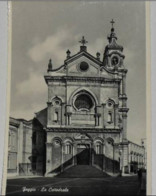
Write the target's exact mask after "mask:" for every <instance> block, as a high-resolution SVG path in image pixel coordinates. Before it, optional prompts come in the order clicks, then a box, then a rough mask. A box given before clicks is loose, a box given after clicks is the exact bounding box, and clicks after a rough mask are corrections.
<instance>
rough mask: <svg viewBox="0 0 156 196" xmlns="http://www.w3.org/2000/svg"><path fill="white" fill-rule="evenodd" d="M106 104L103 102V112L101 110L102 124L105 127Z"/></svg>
mask: <svg viewBox="0 0 156 196" xmlns="http://www.w3.org/2000/svg"><path fill="white" fill-rule="evenodd" d="M105 105H106V104H105V103H103V104H102V112H101V125H102V127H105V120H104V118H105V115H104V112H105V111H104V110H105Z"/></svg>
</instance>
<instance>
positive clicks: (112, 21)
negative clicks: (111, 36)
mask: <svg viewBox="0 0 156 196" xmlns="http://www.w3.org/2000/svg"><path fill="white" fill-rule="evenodd" d="M110 23H111V24H112V28H113V27H114V24H115V22H114V20H113V19H112V20H111V21H110Z"/></svg>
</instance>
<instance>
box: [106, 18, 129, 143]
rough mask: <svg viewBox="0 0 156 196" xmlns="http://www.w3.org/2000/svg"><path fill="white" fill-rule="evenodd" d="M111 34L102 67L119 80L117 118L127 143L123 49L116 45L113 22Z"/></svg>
mask: <svg viewBox="0 0 156 196" xmlns="http://www.w3.org/2000/svg"><path fill="white" fill-rule="evenodd" d="M110 23H111V25H112V27H111V32H110V34H109V35H108V37H107V38H108V42H109V44H108V45H107V46H106V47H105V51H104V56H103V66H104V67H105V68H106V69H107V70H108V71H110V72H113V73H114V74H115V75H117V77H118V78H120V89H119V97H118V99H119V116H120V121H121V125H120V126H121V129H122V141H127V112H128V110H129V109H128V108H127V95H126V74H127V69H125V67H124V58H125V56H124V54H123V47H122V46H121V45H119V44H118V43H117V36H116V33H115V29H114V23H115V22H114V20H112V21H111V22H110Z"/></svg>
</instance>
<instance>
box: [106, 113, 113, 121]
mask: <svg viewBox="0 0 156 196" xmlns="http://www.w3.org/2000/svg"><path fill="white" fill-rule="evenodd" d="M107 122H108V123H112V122H113V117H112V112H108V117H107Z"/></svg>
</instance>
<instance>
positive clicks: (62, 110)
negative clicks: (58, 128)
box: [61, 102, 65, 125]
mask: <svg viewBox="0 0 156 196" xmlns="http://www.w3.org/2000/svg"><path fill="white" fill-rule="evenodd" d="M61 125H65V103H64V102H63V103H62V104H61Z"/></svg>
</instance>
